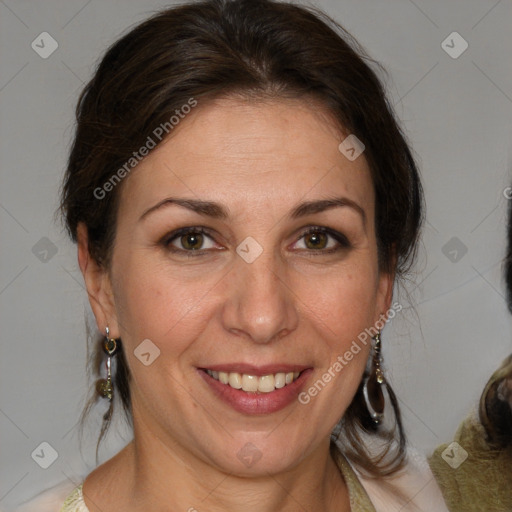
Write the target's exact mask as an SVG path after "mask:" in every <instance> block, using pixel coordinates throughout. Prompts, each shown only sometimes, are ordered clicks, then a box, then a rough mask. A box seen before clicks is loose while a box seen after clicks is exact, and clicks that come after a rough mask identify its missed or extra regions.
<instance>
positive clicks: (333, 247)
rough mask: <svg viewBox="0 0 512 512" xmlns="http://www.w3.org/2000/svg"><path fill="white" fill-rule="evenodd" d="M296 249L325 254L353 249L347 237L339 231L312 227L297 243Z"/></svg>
mask: <svg viewBox="0 0 512 512" xmlns="http://www.w3.org/2000/svg"><path fill="white" fill-rule="evenodd" d="M294 245H295V249H300V250H306V251H311V253H314V252H317V253H318V254H325V253H329V252H336V251H340V250H343V249H349V248H350V247H351V244H350V242H349V241H348V239H347V237H346V236H345V235H343V234H342V233H339V232H338V231H334V230H332V229H328V228H324V227H311V228H309V229H308V230H306V231H305V232H304V233H302V236H301V237H300V238H299V239H298V240H297V242H295V244H294Z"/></svg>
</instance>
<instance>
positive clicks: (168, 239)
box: [161, 226, 351, 257]
mask: <svg viewBox="0 0 512 512" xmlns="http://www.w3.org/2000/svg"><path fill="white" fill-rule="evenodd" d="M190 233H193V234H201V235H205V236H207V237H208V238H210V239H212V240H214V239H213V237H212V236H211V235H210V233H209V232H208V231H207V230H206V229H204V228H202V227H196V226H190V227H186V228H180V229H177V230H176V231H173V232H172V233H170V234H169V235H166V236H165V237H164V238H163V239H162V241H161V243H162V244H163V246H164V247H165V248H166V249H168V250H169V251H170V252H173V253H179V254H183V255H186V256H187V257H197V256H202V255H204V254H205V253H206V252H207V251H209V250H210V249H198V250H186V249H178V248H176V247H173V246H172V245H171V243H172V242H173V241H174V240H176V239H177V238H179V237H182V236H184V235H188V234H190ZM313 233H315V234H318V233H320V234H322V233H323V234H326V235H328V236H330V237H332V238H334V240H336V242H338V244H339V245H338V246H337V247H332V248H330V249H300V250H301V251H307V252H309V253H311V255H314V256H321V255H324V254H331V253H335V252H338V251H340V250H343V249H349V248H351V243H350V242H349V240H348V239H347V237H346V236H345V235H344V234H342V233H339V232H338V231H335V230H333V229H329V228H325V227H322V226H311V227H309V228H307V229H306V230H305V231H303V232H302V233H301V235H300V236H299V237H298V238H297V240H296V242H295V243H297V242H298V241H299V240H301V239H302V238H304V237H305V236H306V235H310V234H313Z"/></svg>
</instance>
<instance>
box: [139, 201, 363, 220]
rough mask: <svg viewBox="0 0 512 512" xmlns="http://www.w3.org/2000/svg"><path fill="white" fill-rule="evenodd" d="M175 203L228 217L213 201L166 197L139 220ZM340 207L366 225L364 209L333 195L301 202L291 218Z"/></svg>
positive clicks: (209, 213) (210, 214) (200, 212)
mask: <svg viewBox="0 0 512 512" xmlns="http://www.w3.org/2000/svg"><path fill="white" fill-rule="evenodd" d="M170 205H177V206H181V207H182V208H187V209H188V210H191V211H193V212H195V213H198V214H200V215H205V216H207V217H212V218H214V219H220V220H223V219H227V218H228V217H229V213H228V210H227V209H226V208H224V207H223V206H222V205H220V204H218V203H215V202H213V201H202V200H199V199H181V198H177V197H168V198H166V199H163V200H162V201H159V202H158V203H157V204H155V205H154V206H152V207H151V208H149V209H147V210H146V211H145V212H144V213H143V214H142V215H141V217H140V219H139V221H141V220H143V219H144V218H146V217H147V216H148V215H149V214H150V213H153V212H155V211H156V210H159V209H161V208H164V207H167V206H170ZM340 207H349V208H352V209H353V210H355V211H356V212H357V213H359V215H361V217H362V219H363V223H364V224H365V225H366V212H365V211H364V209H363V208H362V207H361V206H359V204H357V203H356V202H355V201H352V200H351V199H348V198H347V197H335V198H332V199H320V200H317V201H307V202H304V203H301V204H300V205H298V206H297V207H295V208H294V209H293V210H292V211H291V213H290V218H291V219H298V218H300V217H305V216H306V215H312V214H315V213H321V212H324V211H326V210H330V209H332V208H340Z"/></svg>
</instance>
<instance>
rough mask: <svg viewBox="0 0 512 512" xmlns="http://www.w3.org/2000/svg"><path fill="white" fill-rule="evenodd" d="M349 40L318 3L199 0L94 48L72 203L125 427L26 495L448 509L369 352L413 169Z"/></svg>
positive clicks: (383, 312)
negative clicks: (54, 481) (52, 483)
mask: <svg viewBox="0 0 512 512" xmlns="http://www.w3.org/2000/svg"><path fill="white" fill-rule="evenodd" d="M356 49H357V45H356V43H355V42H354V41H353V40H352V39H351V37H350V36H349V35H348V34H347V33H346V32H345V31H344V30H343V29H342V28H341V27H339V26H337V25H336V24H335V23H334V22H332V21H331V20H329V19H328V18H327V17H326V16H324V15H322V14H321V13H314V12H312V11H311V10H309V9H306V8H303V7H299V6H295V5H291V4H284V3H277V2H271V1H264V0H258V1H254V0H250V1H249V0H239V1H226V0H209V1H204V2H199V3H194V4H191V5H184V6H181V7H176V8H172V9H169V10H166V11H163V12H162V13H160V14H158V15H156V16H154V17H153V18H151V19H149V20H148V21H146V22H144V23H143V24H141V25H140V26H138V27H136V28H135V29H134V30H132V31H131V32H130V33H128V34H127V35H126V36H124V37H123V38H122V39H121V40H119V41H118V42H117V43H116V44H114V46H113V47H112V48H110V50H109V51H108V52H107V54H106V55H105V56H104V58H103V60H102V62H101V63H100V65H99V67H98V70H97V71H96V74H95V76H94V77H93V79H92V80H91V82H90V83H89V84H88V85H87V87H86V88H85V90H84V92H83V94H82V96H81V98H80V101H79V104H78V108H77V129H76V136H75V140H74V144H73V147H72V151H71V154H70V158H69V163H68V168H67V171H66V177H65V181H64V187H63V195H62V210H63V213H64V216H65V219H66V223H67V228H68V231H69V233H70V235H71V237H72V239H73V240H74V241H76V242H77V244H78V260H79V264H80V268H81V271H82V273H83V276H84V280H85V284H86V287H87V292H88V295H89V299H90V304H91V307H92V310H93V312H94V315H95V318H96V322H97V326H98V329H99V332H100V333H101V334H102V336H101V338H100V339H98V342H97V347H98V354H99V355H100V356H101V355H102V354H103V356H104V361H103V363H102V366H101V371H103V372H104V373H103V379H102V380H100V381H98V383H97V385H96V391H97V392H98V393H99V394H100V395H101V396H103V397H104V398H105V399H106V400H107V401H110V409H109V412H108V413H107V415H106V417H105V423H104V426H103V427H104V428H103V430H102V433H101V435H103V434H104V433H105V431H106V429H107V427H108V424H109V421H110V417H111V414H112V411H113V407H114V404H116V406H117V405H120V404H122V405H123V407H124V409H125V411H126V413H127V415H128V418H129V419H130V421H131V423H132V425H133V432H134V437H133V441H131V442H130V443H129V444H128V445H127V446H126V447H125V448H124V449H123V450H121V452H119V453H118V454H117V455H116V456H115V457H113V458H112V459H111V460H109V461H107V462H106V463H105V464H103V465H101V466H99V467H98V468H97V469H96V470H94V471H93V472H92V473H91V474H90V475H88V476H87V477H86V478H85V480H84V482H83V483H82V484H80V485H79V486H77V487H76V488H75V489H72V488H69V485H64V486H62V487H59V488H57V489H54V490H52V491H49V493H47V494H46V497H45V498H40V499H39V502H37V501H36V502H35V503H36V504H37V505H36V507H38V508H37V510H42V509H43V508H44V507H46V509H47V510H58V509H59V508H60V507H61V505H62V503H63V502H64V501H65V502H66V503H65V505H64V506H63V508H62V510H64V511H68V510H80V511H86V510H88V511H90V512H97V511H100V510H101V511H105V510H108V511H112V512H115V511H118V510H119V511H121V510H123V511H127V510H130V511H139V510H149V509H151V510H173V511H177V510H188V511H194V510H197V511H202V510H209V511H218V510H222V511H231V510H242V509H243V510H251V511H274V510H280V511H292V510H293V511H296V510H308V511H310V510H311V511H316V510H325V511H349V510H351V511H361V510H364V511H372V510H386V511H388V510H395V509H396V510H436V511H442V510H444V507H443V504H442V500H441V498H440V493H439V491H438V489H437V487H435V484H433V480H432V475H431V473H430V472H429V470H428V468H425V467H420V468H418V467H417V466H418V464H413V463H412V462H411V461H409V460H408V459H407V457H406V451H405V436H404V433H403V430H402V426H401V421H400V413H399V409H398V405H397V401H396V398H395V396H394V394H393V392H392V390H391V388H390V386H389V385H388V383H387V382H386V378H385V375H384V372H383V369H382V366H381V337H380V334H381V333H380V331H381V329H382V328H383V327H384V324H385V321H386V319H387V317H388V316H394V315H396V313H397V311H399V310H400V308H401V306H400V304H399V303H398V302H394V303H393V300H392V292H393V286H394V283H395V279H399V278H401V277H402V276H403V275H404V274H405V273H406V272H407V269H408V268H409V266H410V264H411V263H412V260H413V258H414V254H415V249H416V242H417V237H418V233H419V229H420V224H421V220H422V191H421V184H420V180H419V176H418V172H417V169H416V166H415V163H414V161H413V158H412V156H411V153H410V150H409V148H408V146H407V144H406V142H405V140H404V137H403V136H402V134H401V131H400V129H399V127H398V126H397V123H396V121H395V119H394V116H393V114H392V112H391V109H390V107H389V105H388V103H387V102H386V99H385V96H384V93H383V88H382V86H381V84H380V82H379V80H378V79H377V77H376V75H375V73H374V72H373V71H372V70H371V68H370V66H369V64H367V63H366V62H365V61H366V60H368V58H367V57H365V56H364V54H363V53H362V51H361V50H360V49H359V50H357V51H356ZM105 365H106V368H105ZM385 401H386V402H387V403H385ZM100 439H101V437H100ZM420 466H421V464H420ZM68 494H69V496H67V495H68ZM66 496H67V498H66ZM43 499H47V502H48V503H49V502H50V501H51V500H54V504H51V505H45V506H44V507H42V506H41V503H43ZM52 507H53V508H52ZM432 507H434V508H432Z"/></svg>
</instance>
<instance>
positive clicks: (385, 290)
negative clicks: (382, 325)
mask: <svg viewBox="0 0 512 512" xmlns="http://www.w3.org/2000/svg"><path fill="white" fill-rule="evenodd" d="M395 265H396V255H395V251H394V249H393V251H392V255H391V261H390V264H389V267H388V268H390V269H391V270H389V271H388V270H380V271H379V277H378V283H377V301H376V311H375V315H376V316H377V315H378V318H376V319H375V323H376V322H377V320H379V319H383V320H384V321H387V319H388V312H389V309H390V308H391V301H392V300H393V287H394V284H395V271H394V269H395Z"/></svg>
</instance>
